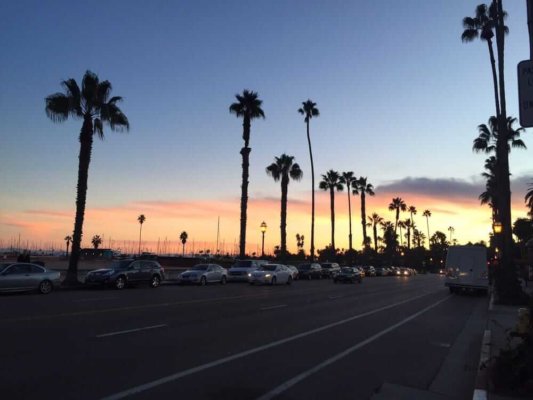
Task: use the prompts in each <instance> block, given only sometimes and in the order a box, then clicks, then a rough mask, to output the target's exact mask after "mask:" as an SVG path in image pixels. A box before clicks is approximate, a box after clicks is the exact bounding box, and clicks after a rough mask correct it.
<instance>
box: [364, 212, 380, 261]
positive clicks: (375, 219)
mask: <svg viewBox="0 0 533 400" xmlns="http://www.w3.org/2000/svg"><path fill="white" fill-rule="evenodd" d="M368 221H369V223H368V226H372V230H373V234H374V250H376V252H377V251H378V228H377V227H378V225H380V224H381V223H382V222H383V218H382V217H380V216H379V215H378V214H377V213H373V214H372V215H371V216H370V217H368Z"/></svg>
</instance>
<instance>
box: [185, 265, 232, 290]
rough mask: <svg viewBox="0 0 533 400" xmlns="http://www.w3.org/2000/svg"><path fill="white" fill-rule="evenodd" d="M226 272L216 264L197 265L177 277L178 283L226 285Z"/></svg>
mask: <svg viewBox="0 0 533 400" xmlns="http://www.w3.org/2000/svg"><path fill="white" fill-rule="evenodd" d="M227 275H228V272H227V270H226V269H225V268H222V267H221V266H220V265H218V264H197V265H195V266H194V267H192V268H191V269H188V270H187V271H185V272H182V273H181V274H179V275H178V283H180V284H183V283H194V284H197V285H201V286H205V285H206V284H208V283H221V284H223V285H225V284H226V280H227Z"/></svg>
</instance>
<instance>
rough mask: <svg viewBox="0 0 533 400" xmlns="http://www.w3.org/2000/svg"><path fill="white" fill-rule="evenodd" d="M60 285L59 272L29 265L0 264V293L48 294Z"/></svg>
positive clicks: (17, 263) (18, 263) (19, 263)
mask: <svg viewBox="0 0 533 400" xmlns="http://www.w3.org/2000/svg"><path fill="white" fill-rule="evenodd" d="M60 284H61V280H60V272H59V271H51V270H49V269H46V268H44V267H41V266H40V265H37V264H31V263H21V262H16V263H2V264H0V292H22V291H30V290H38V291H39V292H40V293H42V294H48V293H50V292H51V291H52V290H53V289H54V288H57V287H58V286H59V285H60Z"/></svg>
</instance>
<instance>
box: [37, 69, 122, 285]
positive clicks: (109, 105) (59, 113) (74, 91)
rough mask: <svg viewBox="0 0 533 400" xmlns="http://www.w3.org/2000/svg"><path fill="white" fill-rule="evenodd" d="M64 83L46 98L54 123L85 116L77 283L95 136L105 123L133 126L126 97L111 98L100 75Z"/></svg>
mask: <svg viewBox="0 0 533 400" xmlns="http://www.w3.org/2000/svg"><path fill="white" fill-rule="evenodd" d="M61 84H62V86H63V88H64V89H65V93H55V94H52V95H50V96H48V97H47V98H46V107H45V111H46V115H48V117H49V118H50V119H51V120H52V121H54V122H63V121H65V120H66V119H68V117H69V116H71V117H74V118H81V119H83V125H82V128H81V132H80V136H79V140H80V153H79V164H78V186H77V194H76V218H75V222H74V232H73V237H72V252H71V255H70V260H69V266H68V271H67V277H66V279H65V283H66V284H77V283H78V260H79V257H80V248H81V238H82V234H83V219H84V216H85V203H86V199H87V180H88V176H89V164H90V162H91V152H92V146H93V136H94V135H95V134H96V135H98V136H99V137H100V139H103V138H104V123H107V124H109V127H110V128H111V130H114V131H122V130H124V129H125V130H128V129H129V126H130V125H129V122H128V118H127V117H126V115H124V113H123V112H122V111H121V110H120V108H119V107H118V106H117V103H119V102H120V101H121V100H122V97H118V96H114V97H111V98H110V97H109V96H110V94H111V83H110V82H109V81H103V82H100V80H99V79H98V76H96V74H94V73H92V72H91V71H87V72H86V73H85V75H84V76H83V80H82V87H81V90H80V88H79V86H78V84H77V83H76V81H75V80H74V79H68V80H66V81H63V82H62V83H61Z"/></svg>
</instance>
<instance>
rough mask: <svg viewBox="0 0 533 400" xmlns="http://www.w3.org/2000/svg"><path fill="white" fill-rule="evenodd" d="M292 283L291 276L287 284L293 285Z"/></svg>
mask: <svg viewBox="0 0 533 400" xmlns="http://www.w3.org/2000/svg"><path fill="white" fill-rule="evenodd" d="M291 284H292V276H289V279H287V285H291Z"/></svg>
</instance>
